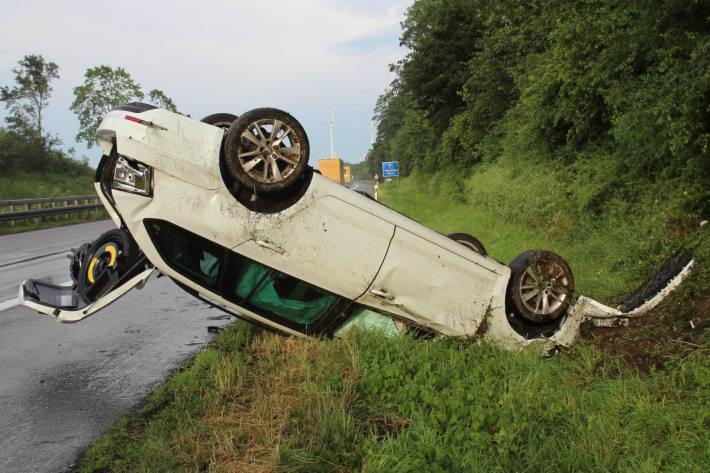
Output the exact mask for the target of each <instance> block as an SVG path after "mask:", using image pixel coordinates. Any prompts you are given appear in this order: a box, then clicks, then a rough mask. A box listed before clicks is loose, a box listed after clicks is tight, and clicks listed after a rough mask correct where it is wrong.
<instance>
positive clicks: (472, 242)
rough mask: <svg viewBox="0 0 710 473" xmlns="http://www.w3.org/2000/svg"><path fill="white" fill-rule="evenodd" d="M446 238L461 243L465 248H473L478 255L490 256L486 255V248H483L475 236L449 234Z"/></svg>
mask: <svg viewBox="0 0 710 473" xmlns="http://www.w3.org/2000/svg"><path fill="white" fill-rule="evenodd" d="M446 236H447V237H449V238H451V239H452V240H454V241H456V242H458V243H461V244H462V245H463V246H467V247H469V248H471V249H472V250H473V251H475V252H476V253H480V254H482V255H483V256H486V255H487V254H488V253H486V248H485V247H484V246H483V243H481V242H480V241H479V240H478V238H476V237H475V236H473V235H469V234H468V233H449V234H448V235H446Z"/></svg>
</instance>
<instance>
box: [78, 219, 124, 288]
mask: <svg viewBox="0 0 710 473" xmlns="http://www.w3.org/2000/svg"><path fill="white" fill-rule="evenodd" d="M137 258H138V248H137V246H136V244H135V243H134V242H133V240H132V239H131V237H130V235H128V233H127V232H125V231H124V230H118V229H116V230H109V231H108V232H106V233H103V234H102V235H101V236H99V237H98V238H97V239H96V240H94V242H93V243H91V245H90V246H89V248H88V251H86V252H85V255H84V257H83V258H82V261H81V264H80V266H79V268H78V271H77V278H76V284H77V289H78V291H79V294H81V296H82V297H84V299H86V300H87V301H89V302H93V301H95V300H96V299H98V298H99V297H101V296H102V295H103V294H105V293H106V292H107V291H108V290H109V289H111V288H112V287H113V286H114V284H115V283H116V282H117V281H118V280H119V279H120V278H121V276H123V275H124V274H125V273H126V271H127V270H129V269H130V268H131V267H132V266H133V265H134V264H135V262H136V261H137Z"/></svg>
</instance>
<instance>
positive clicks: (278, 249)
mask: <svg viewBox="0 0 710 473" xmlns="http://www.w3.org/2000/svg"><path fill="white" fill-rule="evenodd" d="M256 244H257V245H259V246H263V247H264V248H267V249H269V250H271V251H275V252H276V253H278V254H280V255H282V254H284V253H286V251H285V250H284V249H283V248H281V247H279V246H276V245H274V244H273V243H271V242H270V241H265V240H256Z"/></svg>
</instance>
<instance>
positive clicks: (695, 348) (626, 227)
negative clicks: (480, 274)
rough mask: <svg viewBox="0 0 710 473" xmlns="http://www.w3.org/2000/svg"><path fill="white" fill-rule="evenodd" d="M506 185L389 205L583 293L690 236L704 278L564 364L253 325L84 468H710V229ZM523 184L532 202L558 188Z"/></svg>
mask: <svg viewBox="0 0 710 473" xmlns="http://www.w3.org/2000/svg"><path fill="white" fill-rule="evenodd" d="M497 173H500V174H499V175H497ZM504 175H505V173H501V172H500V171H499V170H496V169H491V170H489V171H488V173H486V172H483V173H481V174H479V175H473V176H467V177H466V179H463V180H462V179H456V178H451V176H446V175H438V176H435V177H434V178H433V179H429V180H424V179H422V178H421V177H419V178H416V177H415V178H409V179H402V180H401V181H400V182H398V183H388V184H384V185H381V190H382V196H383V197H384V201H385V202H386V203H387V204H388V205H390V206H392V207H394V208H396V209H397V210H399V211H401V212H403V213H405V214H407V215H410V216H412V217H413V218H415V219H417V220H419V221H421V222H422V223H425V224H427V225H429V226H431V227H432V228H435V229H436V230H439V231H441V232H444V233H447V232H454V231H462V232H467V233H471V234H473V235H475V236H477V237H478V238H479V239H481V240H482V241H483V243H484V244H485V245H486V247H487V249H488V251H489V253H490V254H491V255H492V256H494V257H496V258H499V259H501V260H503V261H509V260H510V259H512V258H513V257H514V256H515V255H516V254H518V253H519V252H522V251H524V250H526V249H529V248H537V247H540V248H547V249H551V250H553V251H556V252H558V253H559V254H561V255H563V256H564V257H565V258H566V259H568V261H569V262H570V265H571V266H572V268H573V271H574V272H575V275H576V280H577V283H578V284H577V287H578V289H579V291H578V292H580V293H583V294H587V295H592V296H594V297H599V298H601V299H602V300H609V299H611V300H614V298H615V297H618V295H619V294H623V293H624V292H625V291H627V290H628V289H629V288H633V286H635V285H636V284H637V283H638V282H640V279H642V278H643V277H645V276H644V275H646V273H647V272H648V271H649V270H650V269H651V268H653V267H654V266H655V265H658V264H660V261H661V260H662V258H663V256H664V255H666V254H667V253H669V252H670V248H671V247H673V245H676V244H677V245H680V246H683V247H685V248H691V249H692V250H693V252H694V255H695V257H696V266H695V269H694V271H693V273H692V274H691V276H690V277H689V278H688V279H687V280H686V281H685V282H684V283H683V285H682V286H681V288H680V289H679V290H678V291H676V292H675V293H674V294H673V295H672V296H671V297H670V298H669V299H668V300H667V302H665V303H664V304H663V305H662V306H661V307H660V309H658V310H657V311H656V312H655V313H654V314H651V315H649V316H648V319H647V320H642V321H638V323H636V324H632V326H631V327H630V328H628V329H624V330H598V331H594V330H592V329H586V330H587V331H586V332H585V333H588V334H592V335H594V336H593V337H592V338H590V339H586V340H581V341H580V342H579V343H578V344H577V345H576V346H575V347H573V348H572V349H570V350H567V351H564V352H561V353H558V354H557V355H556V356H552V357H550V358H541V357H540V356H539V353H538V352H537V351H536V350H534V349H529V350H523V351H517V352H510V351H504V350H501V349H499V348H498V347H496V346H493V345H490V344H488V343H481V342H479V341H477V340H475V339H471V340H459V339H448V338H444V337H441V338H434V339H429V340H422V339H416V338H413V337H410V336H405V337H401V338H397V339H385V338H383V337H382V336H380V335H378V334H376V333H367V332H358V333H352V334H349V335H348V336H347V337H346V338H345V339H343V340H314V339H300V338H283V337H279V336H276V335H274V334H271V333H266V332H262V331H260V330H258V329H255V328H254V327H251V326H249V325H247V324H244V323H237V324H235V325H233V326H230V327H229V328H228V329H227V330H225V331H224V332H223V333H221V334H220V335H219V336H218V338H217V340H216V342H215V344H214V346H212V347H210V348H208V349H206V350H205V351H203V352H202V353H201V354H199V355H198V356H197V357H196V358H195V359H194V360H193V361H192V362H191V363H189V364H188V365H187V366H186V367H184V368H183V369H182V370H180V371H179V372H178V373H176V374H175V375H174V376H173V377H172V378H171V379H170V380H169V381H168V382H167V383H166V384H165V385H164V386H162V387H161V388H159V389H158V390H157V391H156V393H155V394H154V395H153V396H152V397H151V398H150V399H149V400H148V403H147V406H146V407H145V408H144V409H143V410H142V411H141V413H140V414H139V415H138V416H135V417H131V418H128V419H124V420H122V421H120V422H119V423H118V424H117V425H116V426H114V427H113V428H112V429H111V430H110V431H109V432H108V433H107V434H106V435H104V436H103V437H102V438H101V439H100V440H99V441H98V442H97V443H96V444H95V445H93V446H92V447H91V448H90V449H89V450H88V451H87V452H86V454H85V456H84V458H83V459H82V461H81V471H82V472H193V471H210V472H361V471H362V472H388V473H389V472H424V471H426V472H458V471H461V472H477V471H481V472H491V471H493V472H511V473H512V472H522V471H525V472H568V471H569V472H572V471H579V472H600V473H601V472H609V471H614V472H646V471H648V472H656V471H663V472H682V473H693V472H698V473H701V472H702V473H704V472H707V471H710V448H708V445H710V361H709V360H710V332H708V329H707V327H708V326H709V325H710V324H708V323H706V322H707V321H708V320H709V319H708V317H707V315H705V314H706V311H707V309H708V307H710V298H709V297H708V294H709V293H710V292H709V289H710V242H708V238H707V232H708V226H705V227H702V228H700V229H697V228H691V227H687V228H686V227H681V228H680V229H681V230H683V232H682V234H679V235H673V236H672V237H669V236H668V235H667V234H666V232H668V229H669V227H668V226H666V225H665V224H662V225H661V227H660V231H659V230H658V229H657V228H655V227H654V225H653V224H649V223H647V222H646V220H647V217H648V212H647V211H645V210H640V211H639V210H638V209H637V211H636V214H633V213H628V212H627V215H626V217H627V218H626V219H624V220H616V219H614V218H613V215H615V212H619V210H610V211H609V212H607V213H606V214H604V215H600V216H597V217H598V218H597V219H596V220H594V219H590V220H588V221H585V220H581V221H575V220H574V219H570V215H574V213H575V212H574V210H573V208H572V207H573V206H571V207H570V208H568V209H566V210H565V211H564V212H561V213H560V214H559V215H557V216H556V217H555V215H556V214H555V212H553V211H552V210H549V208H548V207H546V203H545V202H546V199H548V198H547V197H545V198H541V200H538V201H534V199H529V200H531V202H527V200H526V199H524V198H521V197H520V196H516V195H515V194H514V193H513V192H510V193H508V194H504V196H505V197H506V198H507V200H506V201H505V202H503V203H500V202H497V201H493V200H492V199H491V196H492V195H493V194H494V192H496V188H497V187H498V186H499V185H500V184H501V182H500V179H502V176H504ZM548 175H549V173H548ZM508 177H510V176H508ZM521 179H522V180H521V181H519V182H515V178H513V183H512V184H513V185H514V186H517V188H518V189H522V190H521V191H520V192H530V189H527V190H526V189H525V186H526V185H529V186H530V187H531V188H532V187H535V186H539V185H540V182H536V181H535V178H533V177H531V176H522V178H521ZM543 180H544V179H543ZM527 181H532V182H527ZM549 187H550V188H552V189H551V191H550V192H554V185H550V186H549ZM498 195H499V196H500V195H501V194H500V191H499V189H498ZM489 199H491V200H489ZM548 200H549V201H551V200H554V199H548ZM506 202H507V203H506ZM548 203H549V202H548ZM546 208H547V209H548V210H544V209H546ZM532 209H538V212H534V211H533V210H532ZM541 209H542V211H540V210H541ZM665 211H667V209H664V212H665ZM550 216H552V217H550ZM550 218H552V219H553V221H554V222H556V224H555V225H554V226H553V228H546V227H545V226H544V225H543V224H544V222H545V221H548V220H549V219H550ZM664 218H665V217H664ZM660 221H661V222H663V221H662V220H660ZM674 228H675V227H674ZM639 255H641V256H645V259H643V260H641V261H639V260H638V259H636V258H638V257H639ZM698 316H699V317H700V319H702V320H704V321H705V322H702V320H701V322H702V323H700V325H701V327H699V328H697V329H696V330H695V331H691V330H690V328H689V326H688V323H687V321H688V320H689V319H690V318H693V317H698ZM700 319H699V320H700ZM702 327H705V328H702ZM629 347H631V348H629ZM627 349H633V350H632V353H631V354H630V355H628V356H626V355H625V354H623V353H621V352H622V351H623V350H627ZM617 351H618V352H620V353H617ZM642 355H643V356H642ZM645 356H647V358H643V357H645ZM638 358H643V360H641V361H638V360H637V359H638ZM649 360H650V361H649Z"/></svg>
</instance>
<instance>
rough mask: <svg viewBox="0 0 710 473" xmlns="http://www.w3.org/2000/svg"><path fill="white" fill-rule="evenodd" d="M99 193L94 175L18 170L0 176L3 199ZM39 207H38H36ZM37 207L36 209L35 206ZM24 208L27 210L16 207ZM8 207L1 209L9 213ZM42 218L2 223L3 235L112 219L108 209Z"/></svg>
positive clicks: (0, 195) (0, 229) (1, 198)
mask: <svg viewBox="0 0 710 473" xmlns="http://www.w3.org/2000/svg"><path fill="white" fill-rule="evenodd" d="M93 194H96V190H95V189H94V179H93V176H91V175H89V173H86V174H78V175H73V174H72V175H61V174H52V173H47V174H33V173H24V172H16V173H14V174H13V175H11V176H0V200H20V199H41V198H45V197H65V196H78V195H93ZM35 207H36V206H35ZM35 207H33V208H35ZM14 210H24V209H17V208H16V209H14ZM7 211H9V209H8V208H2V209H0V212H7ZM68 215H69V217H68V218H64V216H62V215H57V216H49V217H42V218H36V219H23V220H17V221H16V222H15V224H14V225H11V224H10V222H0V235H6V234H9V233H20V232H26V231H30V230H40V229H43V228H51V227H61V226H64V225H73V224H76V223H82V222H89V221H93V220H102V219H105V218H108V216H107V214H106V212H105V211H104V210H98V211H92V212H81V213H76V214H68Z"/></svg>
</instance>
